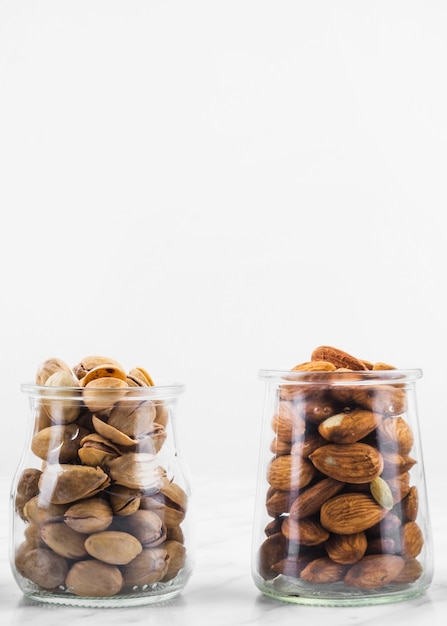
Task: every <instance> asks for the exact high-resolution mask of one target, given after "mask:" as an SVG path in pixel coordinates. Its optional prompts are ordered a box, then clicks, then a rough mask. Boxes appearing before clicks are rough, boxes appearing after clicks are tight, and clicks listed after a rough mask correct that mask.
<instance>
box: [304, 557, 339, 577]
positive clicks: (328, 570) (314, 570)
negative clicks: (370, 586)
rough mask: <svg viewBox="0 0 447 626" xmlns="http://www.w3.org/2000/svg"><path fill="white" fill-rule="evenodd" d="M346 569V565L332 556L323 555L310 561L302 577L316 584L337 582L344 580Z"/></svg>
mask: <svg viewBox="0 0 447 626" xmlns="http://www.w3.org/2000/svg"><path fill="white" fill-rule="evenodd" d="M346 570H347V567H346V565H342V564H340V563H334V561H332V560H331V559H330V558H328V557H324V556H323V557H319V558H317V559H314V560H313V561H311V562H310V563H308V564H307V565H306V567H305V568H304V569H303V570H302V572H301V575H300V577H301V578H302V579H303V580H307V581H308V582H311V583H316V584H325V583H336V582H338V581H339V580H343V577H344V576H345V574H346Z"/></svg>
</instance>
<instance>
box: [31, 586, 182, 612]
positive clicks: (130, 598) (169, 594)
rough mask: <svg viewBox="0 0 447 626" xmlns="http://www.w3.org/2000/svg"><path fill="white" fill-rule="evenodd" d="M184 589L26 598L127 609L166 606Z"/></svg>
mask: <svg viewBox="0 0 447 626" xmlns="http://www.w3.org/2000/svg"><path fill="white" fill-rule="evenodd" d="M182 591H183V588H178V589H172V590H170V591H166V592H162V593H154V594H151V595H148V594H145V595H144V594H140V595H127V596H111V597H98V598H93V597H81V596H72V595H68V594H67V595H64V594H60V595H55V594H54V593H53V594H50V593H48V594H45V593H43V592H42V591H39V592H38V593H37V592H26V593H24V597H25V598H26V599H27V600H28V601H29V602H31V603H33V604H53V605H59V606H60V605H64V606H77V607H84V608H108V609H113V608H126V607H134V606H145V605H148V604H160V603H163V604H165V603H166V602H168V601H169V600H172V599H173V598H175V597H177V596H178V595H179V594H180V593H181V592H182Z"/></svg>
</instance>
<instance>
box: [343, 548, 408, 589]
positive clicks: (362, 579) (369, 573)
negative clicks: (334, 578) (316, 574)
mask: <svg viewBox="0 0 447 626" xmlns="http://www.w3.org/2000/svg"><path fill="white" fill-rule="evenodd" d="M404 565H405V560H404V559H403V558H402V557H401V556H396V555H394V554H371V555H369V556H365V557H363V559H361V560H360V561H359V562H358V563H356V564H355V565H353V566H352V567H351V568H350V569H349V570H348V572H347V574H346V576H345V578H344V582H345V585H348V586H350V587H356V588H358V589H380V587H383V586H384V585H387V584H388V583H390V582H391V581H393V580H394V579H395V578H396V577H397V576H399V574H400V573H401V571H402V570H403V568H404Z"/></svg>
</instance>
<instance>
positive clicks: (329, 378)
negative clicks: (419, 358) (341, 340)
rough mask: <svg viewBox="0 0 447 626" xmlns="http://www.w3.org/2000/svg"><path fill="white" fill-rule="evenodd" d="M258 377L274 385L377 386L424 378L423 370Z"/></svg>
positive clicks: (281, 373)
mask: <svg viewBox="0 0 447 626" xmlns="http://www.w3.org/2000/svg"><path fill="white" fill-rule="evenodd" d="M258 377H259V378H260V379H261V380H263V381H264V382H267V383H272V384H288V385H290V384H291V385H293V384H299V385H315V384H316V383H317V384H330V385H346V384H347V383H349V385H377V384H387V383H388V384H391V383H392V384H397V383H408V382H412V381H415V380H417V379H419V378H422V369H419V368H413V369H389V370H352V371H336V370H335V371H332V372H324V371H323V372H322V371H310V370H307V371H305V370H298V371H297V370H295V371H294V370H269V369H261V370H259V372H258Z"/></svg>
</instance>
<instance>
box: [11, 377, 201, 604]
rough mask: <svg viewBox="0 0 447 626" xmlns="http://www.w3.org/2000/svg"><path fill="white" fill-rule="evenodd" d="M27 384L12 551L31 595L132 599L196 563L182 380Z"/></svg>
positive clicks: (155, 594)
mask: <svg viewBox="0 0 447 626" xmlns="http://www.w3.org/2000/svg"><path fill="white" fill-rule="evenodd" d="M103 383H104V384H96V385H92V386H91V387H89V386H86V387H84V388H81V387H79V388H74V387H51V386H44V385H33V384H25V385H23V386H22V391H23V392H24V393H25V394H26V395H27V397H28V399H29V407H30V416H29V428H28V434H27V438H26V441H25V447H24V452H23V455H22V459H21V461H20V463H19V465H18V468H17V471H16V474H15V477H14V480H13V484H12V490H11V544H10V561H11V567H12V571H13V574H14V577H15V579H16V581H17V583H18V585H19V587H20V589H21V590H22V592H23V593H24V595H25V596H27V597H29V598H31V599H33V600H37V601H39V602H45V603H53V604H70V605H81V606H92V607H94V606H106V607H114V606H133V605H141V604H149V603H153V602H159V601H162V600H167V599H169V598H172V597H174V596H176V595H177V594H178V593H180V592H181V591H182V589H183V588H184V586H185V585H186V583H187V581H188V579H189V578H190V575H191V573H192V570H193V564H194V544H193V537H192V531H193V528H192V524H191V521H190V511H189V504H190V484H189V479H188V476H187V471H186V468H185V466H184V462H183V460H182V457H181V455H180V453H179V449H178V445H177V441H176V429H175V421H176V411H177V401H178V397H179V395H180V394H181V393H182V392H183V391H184V389H183V386H182V385H179V384H173V385H168V386H144V387H139V386H135V387H130V386H127V385H117V387H116V388H112V387H109V385H111V384H112V379H110V378H109V379H104V381H103Z"/></svg>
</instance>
